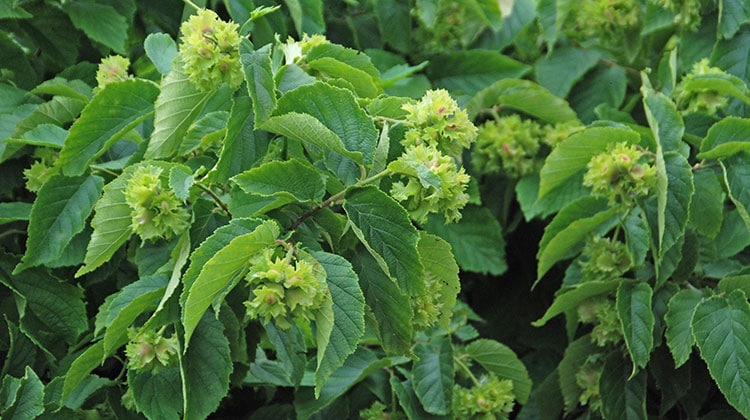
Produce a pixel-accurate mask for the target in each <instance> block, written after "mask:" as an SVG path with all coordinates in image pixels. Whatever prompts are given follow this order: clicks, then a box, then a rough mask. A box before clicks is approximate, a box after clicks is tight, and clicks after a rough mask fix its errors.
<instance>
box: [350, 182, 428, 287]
mask: <svg viewBox="0 0 750 420" xmlns="http://www.w3.org/2000/svg"><path fill="white" fill-rule="evenodd" d="M344 210H345V211H346V214H347V216H348V217H349V220H350V221H351V223H352V225H353V226H354V227H355V228H356V233H358V236H360V235H359V234H361V236H360V240H361V241H362V242H363V243H364V244H365V245H366V246H367V248H368V250H369V251H370V252H371V253H373V256H374V257H375V258H376V259H377V260H378V263H381V264H382V265H383V266H384V267H383V268H384V271H385V272H386V273H388V274H389V275H390V276H391V277H393V278H394V279H396V281H397V282H398V286H399V288H400V289H401V290H402V291H403V292H405V293H407V294H408V295H410V296H418V295H421V294H424V292H425V286H424V267H423V265H422V262H421V260H420V259H419V252H417V242H418V241H419V234H418V233H417V229H416V228H414V225H412V224H411V221H410V220H409V216H408V215H407V213H406V210H404V208H403V207H401V206H400V205H399V204H398V203H396V201H394V200H393V199H392V198H391V197H390V196H388V195H387V194H386V193H384V192H383V191H381V190H379V189H378V188H375V187H372V186H370V187H365V188H358V189H355V190H353V191H351V192H350V193H348V194H347V195H346V201H345V202H344Z"/></svg>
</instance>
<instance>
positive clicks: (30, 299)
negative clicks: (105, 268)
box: [9, 268, 88, 349]
mask: <svg viewBox="0 0 750 420" xmlns="http://www.w3.org/2000/svg"><path fill="white" fill-rule="evenodd" d="M9 281H10V284H11V285H12V286H13V288H14V289H15V291H16V293H18V294H20V295H21V297H23V299H24V301H25V302H24V303H23V304H22V305H23V306H24V308H19V312H20V313H21V322H20V326H21V330H22V331H24V332H25V333H26V334H27V335H29V337H30V338H32V339H34V340H36V343H37V344H38V345H41V346H43V347H45V348H46V349H49V348H50V347H53V346H54V347H57V346H59V345H60V344H61V342H63V343H67V344H68V345H73V344H75V343H76V342H77V340H78V337H80V335H81V334H82V333H83V332H84V331H86V330H87V329H88V318H87V316H86V306H85V304H84V298H83V290H82V289H80V288H78V287H77V286H74V285H72V284H69V283H66V282H63V281H61V280H59V279H58V278H56V277H53V276H52V275H50V274H49V273H48V272H47V271H45V270H42V269H40V268H31V269H28V270H26V271H24V272H23V274H19V275H17V276H10V278H9ZM17 304H18V305H19V306H20V305H21V304H19V303H17Z"/></svg>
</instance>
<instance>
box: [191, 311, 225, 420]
mask: <svg viewBox="0 0 750 420" xmlns="http://www.w3.org/2000/svg"><path fill="white" fill-rule="evenodd" d="M182 368H183V378H184V384H183V392H184V396H183V398H184V399H185V413H184V418H186V419H203V418H206V417H208V415H209V414H211V413H213V412H214V411H215V410H216V409H217V408H218V407H219V403H220V402H221V400H222V399H223V398H224V397H225V396H226V395H227V392H228V391H229V375H230V374H231V373H232V359H231V357H230V354H229V340H228V339H227V337H226V335H225V334H224V327H223V326H222V324H221V322H220V321H219V320H217V319H216V318H215V317H214V316H211V315H209V314H206V315H205V316H204V317H203V318H202V319H201V321H200V322H199V323H198V326H197V327H196V329H195V333H194V334H193V343H192V345H191V346H190V348H189V349H188V351H187V352H186V353H185V356H184V359H183V364H182Z"/></svg>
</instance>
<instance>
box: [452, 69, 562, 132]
mask: <svg viewBox="0 0 750 420" xmlns="http://www.w3.org/2000/svg"><path fill="white" fill-rule="evenodd" d="M496 105H499V106H502V107H503V108H510V109H513V110H516V111H521V112H523V113H525V114H528V115H530V116H532V117H535V118H538V119H540V120H544V121H546V122H549V123H559V122H565V121H572V120H576V119H577V116H576V113H575V111H573V109H571V108H570V105H568V102H567V101H565V100H564V99H561V98H558V97H557V96H555V95H553V94H552V93H550V92H549V91H548V90H547V89H545V88H543V87H542V86H540V85H538V84H536V83H534V82H532V81H529V80H521V79H502V80H499V81H497V82H495V83H493V84H491V85H490V86H488V87H487V88H485V89H482V90H481V91H479V92H478V93H477V94H476V95H475V96H474V97H473V98H472V99H471V100H470V101H469V102H468V103H467V104H466V111H467V112H468V113H469V116H471V117H475V116H476V115H477V114H479V113H480V112H481V111H482V110H485V109H489V108H492V107H493V106H496Z"/></svg>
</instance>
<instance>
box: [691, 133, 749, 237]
mask: <svg viewBox="0 0 750 420" xmlns="http://www.w3.org/2000/svg"><path fill="white" fill-rule="evenodd" d="M748 144H750V143H748ZM693 183H694V184H695V194H694V196H693V200H692V201H691V202H690V211H689V212H688V223H689V225H690V227H691V228H693V229H694V230H695V231H696V232H697V233H699V234H701V235H703V236H705V237H708V238H710V239H713V238H715V237H716V235H717V234H718V233H719V231H720V230H721V224H722V222H723V221H724V201H725V200H726V194H725V193H724V190H723V188H722V185H721V182H720V181H719V177H718V176H716V174H715V173H714V172H713V171H695V172H693Z"/></svg>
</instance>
